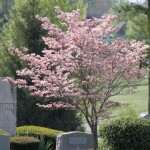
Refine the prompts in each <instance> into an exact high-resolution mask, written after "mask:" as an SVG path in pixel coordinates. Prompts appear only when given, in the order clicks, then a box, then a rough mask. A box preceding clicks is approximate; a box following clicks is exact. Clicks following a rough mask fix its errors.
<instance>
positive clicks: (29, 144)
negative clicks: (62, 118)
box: [10, 136, 40, 150]
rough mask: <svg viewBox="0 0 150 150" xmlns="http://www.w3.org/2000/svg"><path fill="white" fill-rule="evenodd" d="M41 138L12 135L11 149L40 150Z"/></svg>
mask: <svg viewBox="0 0 150 150" xmlns="http://www.w3.org/2000/svg"><path fill="white" fill-rule="evenodd" d="M39 142H40V141H39V140H38V139H36V138H33V137H22V136H17V137H11V138H10V149H11V150H30V149H32V150H38V149H39Z"/></svg>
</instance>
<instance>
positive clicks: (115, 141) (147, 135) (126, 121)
mask: <svg viewBox="0 0 150 150" xmlns="http://www.w3.org/2000/svg"><path fill="white" fill-rule="evenodd" d="M99 134H100V138H101V143H102V141H103V145H105V148H106V149H109V150H150V120H146V119H143V118H133V117H121V118H117V119H112V120H109V121H105V122H104V123H102V124H101V125H100V129H99Z"/></svg>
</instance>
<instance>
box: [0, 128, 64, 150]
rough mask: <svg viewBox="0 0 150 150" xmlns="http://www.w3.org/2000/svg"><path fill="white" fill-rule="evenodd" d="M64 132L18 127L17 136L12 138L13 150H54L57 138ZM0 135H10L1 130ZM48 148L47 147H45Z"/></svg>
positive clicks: (11, 147) (11, 146)
mask: <svg viewBox="0 0 150 150" xmlns="http://www.w3.org/2000/svg"><path fill="white" fill-rule="evenodd" d="M61 133H63V132H62V131H58V130H53V129H49V128H44V127H38V126H22V127H17V130H16V136H15V137H11V138H10V149H11V150H30V149H32V150H39V149H40V150H41V149H43V150H46V147H47V149H50V148H51V150H54V149H55V145H56V137H57V135H58V134H61ZM0 134H3V135H8V134H9V133H8V132H5V131H3V130H0ZM44 146H46V147H44Z"/></svg>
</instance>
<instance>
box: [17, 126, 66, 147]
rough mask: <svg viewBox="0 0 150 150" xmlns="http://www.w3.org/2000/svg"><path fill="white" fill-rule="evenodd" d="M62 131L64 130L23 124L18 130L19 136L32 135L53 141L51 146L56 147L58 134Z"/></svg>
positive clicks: (46, 141) (46, 140)
mask: <svg viewBox="0 0 150 150" xmlns="http://www.w3.org/2000/svg"><path fill="white" fill-rule="evenodd" d="M61 133H63V132H62V131H58V130H53V129H49V128H45V127H39V126H21V127H17V130H16V134H17V135H18V136H29V137H30V136H31V137H35V138H38V139H39V140H40V139H41V140H44V141H45V143H48V142H52V145H51V147H55V145H56V138H57V135H59V134H61Z"/></svg>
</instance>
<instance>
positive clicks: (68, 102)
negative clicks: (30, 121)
mask: <svg viewBox="0 0 150 150" xmlns="http://www.w3.org/2000/svg"><path fill="white" fill-rule="evenodd" d="M56 12H57V13H58V18H59V19H60V20H61V22H62V25H63V26H64V28H65V29H66V30H65V32H63V31H62V30H61V29H59V28H58V27H57V26H56V25H54V24H52V23H51V22H50V21H49V20H48V18H46V17H44V18H42V17H40V16H36V17H37V19H39V20H41V22H42V26H43V28H44V29H45V30H47V31H48V35H47V36H46V37H43V40H44V42H45V44H46V45H47V48H45V49H44V50H43V55H42V56H40V55H36V54H34V53H31V54H28V53H26V52H25V51H26V49H25V51H24V52H21V51H20V50H19V49H17V48H15V47H13V46H10V50H11V52H12V53H13V54H14V55H17V56H18V57H19V58H20V59H21V60H22V61H25V62H27V65H28V67H27V68H24V69H22V70H18V71H17V74H18V76H19V79H17V80H15V81H14V82H15V83H16V84H17V85H18V87H19V88H27V89H28V90H29V91H30V93H31V95H33V96H40V97H44V98H45V99H46V100H49V99H51V101H50V102H49V104H47V105H43V104H38V106H39V107H43V108H48V109H58V108H65V109H78V110H79V111H81V113H82V114H83V115H84V117H85V119H86V121H87V123H88V124H89V126H90V128H91V132H92V134H93V138H94V150H96V149H97V125H98V119H99V118H100V117H101V115H102V114H103V111H104V109H105V107H106V102H107V101H108V99H109V98H110V97H111V96H114V95H117V94H118V93H119V92H120V91H121V90H123V89H124V88H125V87H127V86H128V85H129V84H130V83H133V82H136V81H138V80H140V79H141V78H143V76H144V73H143V70H141V69H140V68H139V63H140V60H141V59H142V58H143V57H145V52H146V49H147V48H148V46H147V45H144V44H143V43H141V42H136V41H130V42H129V41H125V40H124V39H114V40H113V41H111V42H106V41H103V40H102V39H103V37H105V36H107V35H109V34H111V33H113V32H114V31H116V30H117V28H113V27H112V21H113V19H114V18H115V16H103V17H102V18H101V19H96V18H93V19H85V20H83V21H81V20H80V13H79V11H78V10H77V11H73V12H71V13H65V12H62V11H61V10H60V8H59V7H56ZM8 80H11V79H9V78H8ZM58 99H59V100H58Z"/></svg>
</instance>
